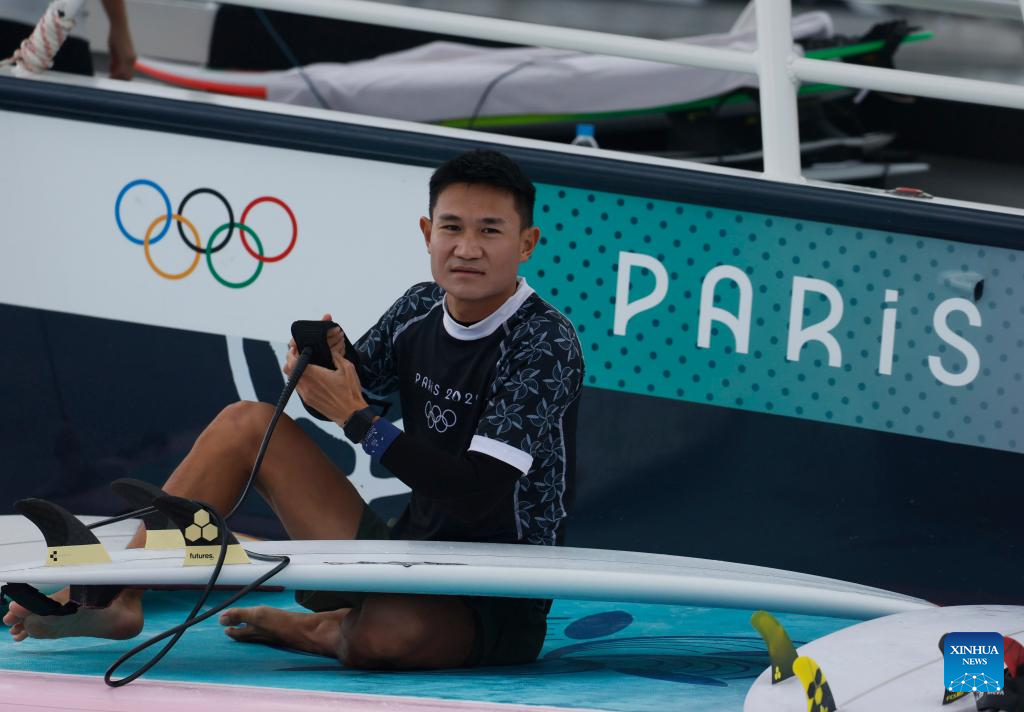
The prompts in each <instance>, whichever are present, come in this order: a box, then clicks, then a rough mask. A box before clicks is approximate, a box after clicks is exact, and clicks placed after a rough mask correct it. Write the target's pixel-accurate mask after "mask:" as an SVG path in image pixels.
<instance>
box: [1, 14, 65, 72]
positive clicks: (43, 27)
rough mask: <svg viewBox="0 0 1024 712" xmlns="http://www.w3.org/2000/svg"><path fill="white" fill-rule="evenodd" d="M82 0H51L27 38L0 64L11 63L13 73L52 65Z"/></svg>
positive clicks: (39, 69) (45, 68) (43, 69)
mask: <svg viewBox="0 0 1024 712" xmlns="http://www.w3.org/2000/svg"><path fill="white" fill-rule="evenodd" d="M84 4H85V0H54V2H52V3H50V6H49V7H48V8H46V12H45V13H43V17H42V18H41V19H40V20H39V22H38V24H36V28H35V29H34V30H33V31H32V34H31V35H29V36H28V39H26V40H25V41H23V42H22V43H21V46H20V47H18V49H16V50H15V51H14V54H13V55H12V56H10V57H8V58H7V59H5V60H3V61H0V66H4V65H8V64H13V65H14V74H15V75H20V76H25V75H27V74H40V73H42V72H45V71H46V70H47V69H49V68H50V67H52V66H53V58H54V57H55V56H56V54H57V52H58V51H59V50H60V48H61V45H63V44H64V40H65V39H67V36H68V34H69V33H70V32H71V30H72V29H73V28H74V26H75V16H76V15H77V14H78V11H79V10H81V9H82V5H84Z"/></svg>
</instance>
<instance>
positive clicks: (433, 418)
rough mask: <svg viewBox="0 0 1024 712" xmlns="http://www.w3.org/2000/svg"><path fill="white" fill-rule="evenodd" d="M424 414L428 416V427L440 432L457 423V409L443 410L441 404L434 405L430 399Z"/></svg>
mask: <svg viewBox="0 0 1024 712" xmlns="http://www.w3.org/2000/svg"><path fill="white" fill-rule="evenodd" d="M423 414H424V415H425V416H427V427H428V428H432V429H433V430H436V431H437V432H439V433H443V432H444V431H446V430H447V429H448V428H450V427H452V426H453V425H455V421H456V420H457V418H456V417H455V411H453V410H451V409H450V408H445V409H444V410H441V407H440V406H437V405H434V404H433V403H431V402H430V401H427V404H426V406H425V407H424V408H423Z"/></svg>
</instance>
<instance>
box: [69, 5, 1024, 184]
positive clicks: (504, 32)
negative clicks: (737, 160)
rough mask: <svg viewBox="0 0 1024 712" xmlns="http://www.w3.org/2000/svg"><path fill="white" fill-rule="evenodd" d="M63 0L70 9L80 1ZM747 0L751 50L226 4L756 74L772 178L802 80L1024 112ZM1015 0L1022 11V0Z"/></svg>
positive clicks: (795, 145)
mask: <svg viewBox="0 0 1024 712" xmlns="http://www.w3.org/2000/svg"><path fill="white" fill-rule="evenodd" d="M63 1H64V2H66V3H67V4H68V5H67V6H68V8H69V9H70V8H72V7H74V10H75V11H77V8H78V7H80V6H81V4H82V2H84V0H63ZM753 1H754V2H755V4H756V10H757V32H758V37H759V42H758V49H757V51H756V52H750V53H748V52H741V51H737V50H728V49H720V48H713V47H699V46H696V45H687V44H685V43H679V42H669V41H663V40H651V39H641V38H635V37H625V36H622V35H616V34H611V33H606V32H593V31H590V30H576V29H569V28H563V27H550V26H546V25H538V24H533V23H527V22H518V21H513V20H498V19H493V18H487V17H478V16H473V15H464V14H459V13H453V12H445V11H441V10H429V9H423V8H412V7H404V6H400V5H388V4H383V3H377V2H371V1H369V0H231V3H232V4H233V5H241V6H247V7H254V8H262V9H266V10H283V11H287V12H294V13H300V14H305V15H313V16H318V17H325V18H331V19H338V20H350V21H356V22H363V23H367V24H373V25H385V26H389V27H400V28H407V27H414V28H416V29H419V30H424V31H428V32H437V33H441V34H449V35H456V36H461V37H473V38H477V39H487V40H495V41H499V42H508V43H512V44H520V45H534V46H541V47H551V48H556V49H566V50H575V51H579V52H589V53H593V54H604V55H613V56H620V57H630V58H634V59H644V60H650V61H655V62H665V63H670V64H680V65H690V66H697V67H705V68H707V69H719V70H726V71H733V72H745V73H749V74H756V75H757V76H758V79H759V84H760V99H761V126H762V143H763V149H764V176H765V177H766V178H770V179H776V180H797V179H799V178H800V142H799V133H798V122H797V104H796V88H797V86H798V85H799V83H800V81H810V82H819V83H825V84H837V85H840V86H847V87H854V88H859V89H871V90H877V91H888V92H896V93H900V94H908V95H911V96H922V97H931V98H939V99H947V100H952V101H962V102H968V103H975V104H986V105H989V106H1001V107H1009V108H1014V109H1024V86H1019V85H1013V84H1003V83H999V82H990V81H980V80H974V79H959V78H953V77H944V76H937V75H932V74H925V73H923V72H909V71H903V70H896V69H885V68H879V67H867V66H863V65H855V64H846V63H843V62H834V61H826V60H819V59H808V58H806V57H802V56H800V55H798V54H797V53H795V52H794V51H793V38H792V28H791V17H792V8H791V2H790V0H753ZM993 1H994V0H993ZM1003 1H1004V2H1005V1H1006V0H1003ZM1010 1H1012V0H1010ZM959 2H960V3H965V2H966V0H959ZM1019 2H1020V3H1021V6H1022V8H1024V0H1019Z"/></svg>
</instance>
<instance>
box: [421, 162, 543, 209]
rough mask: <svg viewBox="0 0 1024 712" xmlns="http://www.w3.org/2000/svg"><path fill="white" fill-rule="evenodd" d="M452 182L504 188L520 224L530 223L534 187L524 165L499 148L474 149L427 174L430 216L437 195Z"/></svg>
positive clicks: (534, 194)
mask: <svg viewBox="0 0 1024 712" xmlns="http://www.w3.org/2000/svg"><path fill="white" fill-rule="evenodd" d="M454 183H469V184H471V185H474V184H475V185H489V186H493V187H495V188H500V189H501V190H507V191H508V192H509V193H511V194H512V198H513V199H514V200H515V204H516V212H518V213H519V217H520V219H521V220H522V227H523V228H528V227H533V203H534V199H535V197H536V194H537V190H536V189H535V188H534V187H533V183H531V182H530V179H529V177H528V176H527V175H526V173H524V172H523V169H522V168H520V167H519V165H518V164H517V163H516V162H515V161H513V160H512V159H511V158H509V157H508V156H506V155H505V154H504V153H499V152H498V151H489V150H485V149H480V148H477V149H474V150H472V151H466V152H465V153H463V154H461V155H459V156H456V157H455V158H453V159H451V160H450V161H448V162H446V163H444V164H442V165H441V167H440V168H438V169H437V170H436V171H434V175H432V176H430V212H429V213H428V214H429V215H430V217H431V219H433V217H434V207H435V206H436V205H437V196H439V195H440V194H441V191H443V190H444V189H445V188H447V187H448V186H450V185H452V184H454Z"/></svg>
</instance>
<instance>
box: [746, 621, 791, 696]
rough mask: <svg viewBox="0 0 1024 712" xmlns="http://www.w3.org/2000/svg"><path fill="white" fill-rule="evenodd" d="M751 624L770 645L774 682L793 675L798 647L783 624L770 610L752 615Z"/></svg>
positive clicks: (769, 651) (777, 682) (769, 652)
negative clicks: (795, 646) (794, 645)
mask: <svg viewBox="0 0 1024 712" xmlns="http://www.w3.org/2000/svg"><path fill="white" fill-rule="evenodd" d="M750 625H752V626H754V629H755V630H756V631H757V632H758V633H760V634H761V638H763V639H764V643H765V645H767V646H768V657H769V659H770V660H771V663H772V684H773V685H777V684H779V683H780V682H782V681H783V680H788V679H789V678H791V677H793V661H794V660H796V657H797V655H796V648H794V647H793V641H791V640H790V639H789V634H788V633H786V629H785V628H783V627H782V624H781V623H779V621H778V620H776V618H775V616H773V615H772V614H771V613H769V612H768V611H757V612H756V613H755V614H754V615H752V616H751V617H750Z"/></svg>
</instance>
